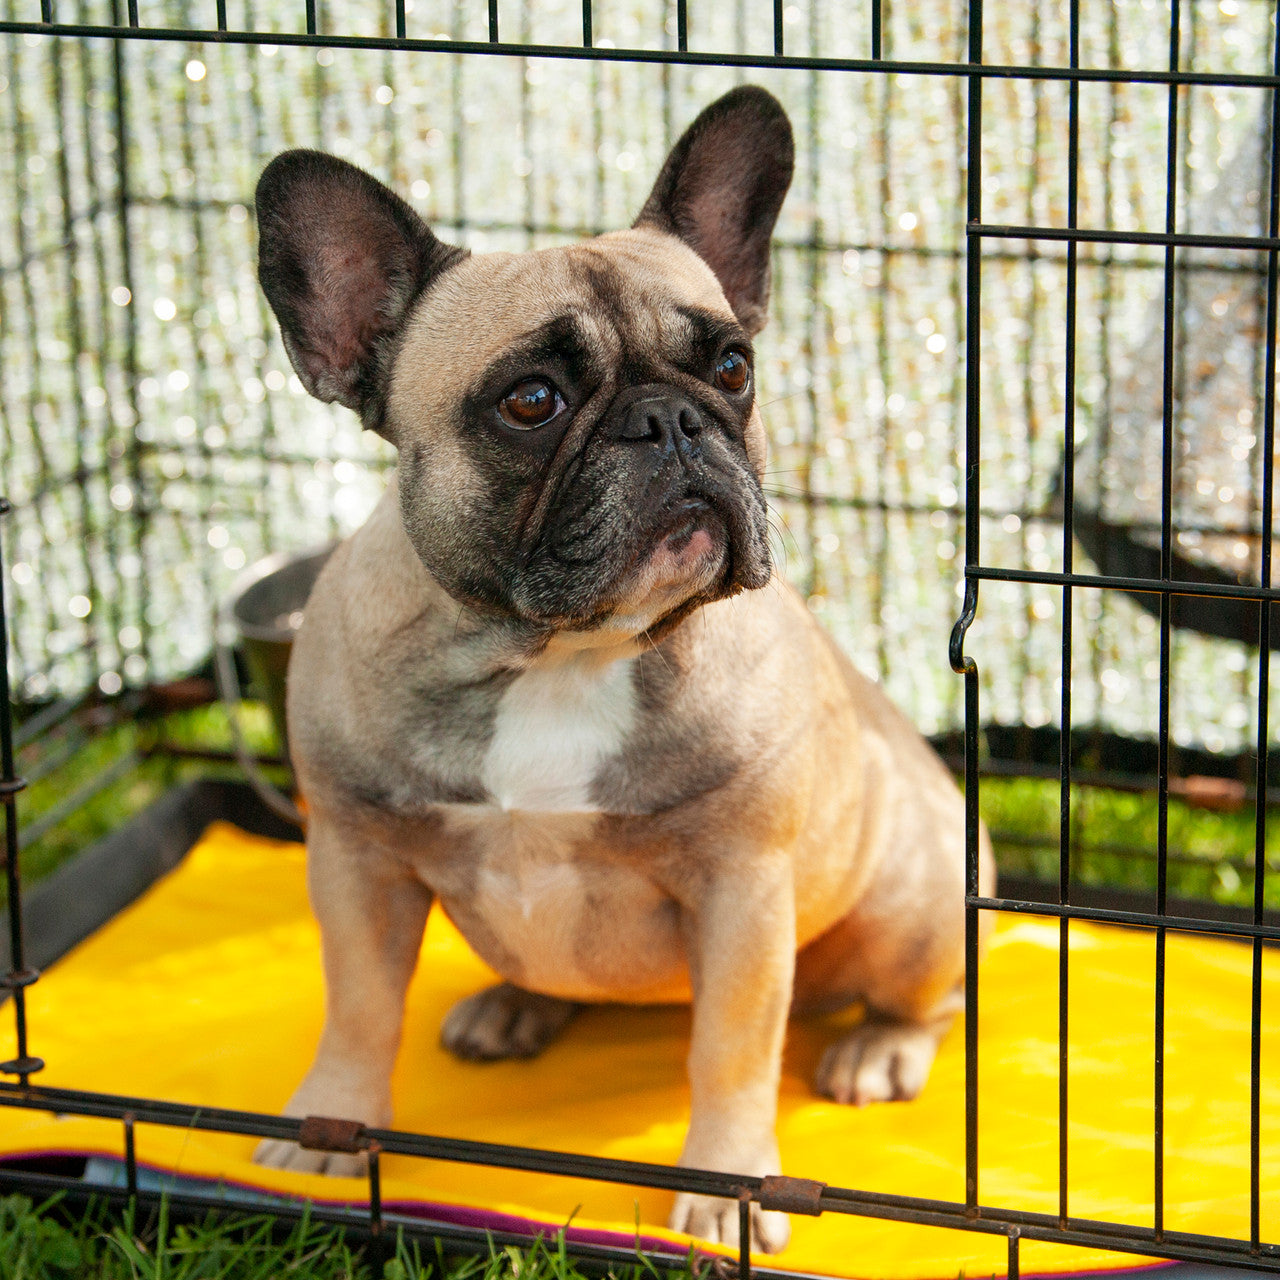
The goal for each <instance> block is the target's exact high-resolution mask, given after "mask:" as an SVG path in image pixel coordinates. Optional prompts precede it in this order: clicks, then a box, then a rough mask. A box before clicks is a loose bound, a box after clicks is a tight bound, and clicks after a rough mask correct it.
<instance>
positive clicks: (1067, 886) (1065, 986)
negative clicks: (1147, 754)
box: [1009, 0, 1080, 1277]
mask: <svg viewBox="0 0 1280 1280" xmlns="http://www.w3.org/2000/svg"><path fill="white" fill-rule="evenodd" d="M1069 24H1070V33H1069V39H1070V54H1069V56H1070V60H1071V65H1072V66H1073V67H1075V66H1078V65H1079V63H1080V0H1071V9H1070V14H1069ZM1079 206H1080V85H1079V84H1078V83H1077V82H1076V81H1074V80H1073V81H1071V82H1070V83H1069V84H1068V85H1067V225H1068V227H1070V228H1074V227H1075V226H1076V220H1077V217H1078V214H1079ZM1077 253H1078V244H1077V242H1076V241H1074V240H1072V241H1068V243H1067V281H1066V284H1067V296H1066V309H1067V324H1066V334H1065V337H1064V342H1065V344H1066V363H1065V368H1064V383H1065V392H1064V396H1063V405H1064V408H1065V422H1064V424H1063V445H1062V457H1063V467H1062V567H1063V572H1064V573H1068V574H1069V573H1071V572H1072V570H1073V565H1074V558H1073V557H1074V554H1075V529H1074V518H1075V455H1076V431H1075V428H1076V421H1075V397H1076V301H1077V288H1078V282H1079V273H1078V263H1077V261H1076V257H1077ZM1071 623H1072V609H1071V586H1070V585H1069V584H1068V585H1067V586H1064V587H1063V589H1062V677H1061V681H1060V685H1059V690H1058V705H1059V709H1060V710H1059V726H1060V727H1059V731H1058V765H1059V781H1058V788H1059V791H1058V794H1059V802H1058V804H1059V809H1058V902H1059V903H1060V904H1061V905H1063V906H1066V905H1067V904H1068V903H1069V902H1070V901H1071V853H1072V839H1071V788H1072V776H1071V772H1072V771H1071V670H1072V663H1071V644H1072V630H1071ZM1070 929H1071V919H1070V917H1069V916H1065V915H1064V916H1063V917H1062V918H1061V920H1060V921H1059V923H1058V1222H1059V1224H1060V1225H1061V1226H1063V1227H1065V1226H1066V1225H1067V1215H1068V1208H1069V1193H1068V1188H1069V1186H1070V1179H1069V1176H1068V1173H1069V1169H1068V1158H1067V1157H1068V1144H1067V1132H1068V1116H1069V1110H1068V1104H1069V1100H1070V1089H1069V1085H1070V1075H1069V1071H1068V1067H1069V1057H1070V1055H1069V1046H1070V1036H1069V1030H1070V1018H1069V1016H1068V1010H1069V1008H1070V1005H1069V999H1068V998H1069V995H1070V990H1071V960H1070V947H1069V942H1070ZM1017 1263H1018V1257H1017V1241H1016V1240H1015V1239H1014V1238H1013V1237H1010V1240H1009V1275H1010V1277H1012V1276H1015V1275H1016V1274H1017Z"/></svg>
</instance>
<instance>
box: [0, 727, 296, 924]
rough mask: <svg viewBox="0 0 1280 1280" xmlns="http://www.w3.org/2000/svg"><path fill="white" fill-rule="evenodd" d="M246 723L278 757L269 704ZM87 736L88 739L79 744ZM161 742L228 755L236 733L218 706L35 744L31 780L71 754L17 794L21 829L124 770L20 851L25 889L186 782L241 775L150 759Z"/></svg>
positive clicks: (253, 744) (233, 769)
mask: <svg viewBox="0 0 1280 1280" xmlns="http://www.w3.org/2000/svg"><path fill="white" fill-rule="evenodd" d="M241 724H242V726H243V730H244V733H245V738H246V741H247V742H248V745H249V747H250V749H251V750H253V751H255V752H257V753H259V754H262V755H268V756H269V755H273V754H275V753H276V752H277V751H278V745H277V743H276V740H275V734H274V732H273V731H272V728H271V721H270V717H269V716H268V714H267V711H266V708H265V706H263V705H262V704H259V703H246V704H244V706H243V708H242V711H241ZM81 736H84V739H85V740H84V742H83V744H82V745H78V746H77V741H78V739H79V738H80V737H81ZM157 742H169V743H173V744H175V745H177V746H182V747H194V748H203V749H213V750H230V749H231V730H230V727H229V725H228V722H227V712H226V710H225V708H224V707H222V706H221V705H217V704H215V705H213V706H205V707H196V708H194V709H191V710H186V711H180V712H175V713H173V714H171V715H168V716H165V717H164V718H163V719H160V720H156V721H151V722H147V723H143V724H138V723H135V722H132V721H126V722H124V723H119V724H114V725H112V726H110V727H108V728H106V729H103V730H98V731H96V732H86V731H85V730H84V729H83V728H82V726H80V725H78V724H74V723H73V724H71V725H69V726H64V727H63V728H62V729H60V730H59V731H58V732H57V733H56V734H52V735H50V738H49V740H47V741H41V742H36V743H33V744H31V746H30V747H29V748H28V749H27V750H26V751H24V752H23V753H22V754H21V755H20V757H19V759H18V772H19V773H20V774H23V773H30V774H33V775H34V774H40V773H43V772H44V769H43V767H42V766H44V765H46V764H47V762H49V761H51V760H52V761H56V760H57V758H58V757H59V756H62V755H64V754H65V755H66V756H67V758H66V759H65V760H64V761H63V762H62V763H60V764H58V765H57V767H54V768H52V770H51V771H50V772H48V773H44V776H42V777H39V779H38V781H34V782H32V783H31V784H30V786H28V787H27V789H26V790H25V791H23V792H22V793H21V795H20V796H19V798H18V815H19V821H20V823H21V824H23V826H27V825H28V824H32V823H36V822H39V821H40V819H41V817H42V816H43V815H45V814H47V813H49V812H50V810H52V809H54V808H55V807H56V806H58V805H59V804H62V803H63V802H64V801H65V800H66V798H67V797H69V796H74V795H75V794H76V793H77V792H79V791H81V790H82V789H84V788H87V787H90V786H91V785H92V784H93V782H94V780H95V779H97V778H99V777H101V776H102V775H103V774H104V772H106V771H109V770H111V769H112V768H113V767H116V766H119V767H120V769H121V770H123V772H122V774H121V776H120V777H118V778H116V779H115V780H114V781H111V782H109V783H108V785H106V786H105V787H103V788H102V789H101V790H100V791H98V792H97V793H96V794H95V795H93V796H92V797H91V798H90V799H88V800H86V802H85V803H84V804H82V805H79V806H78V807H77V808H75V809H74V811H73V812H71V813H70V814H69V815H68V816H67V818H66V819H65V820H64V821H62V822H60V823H58V825H57V826H55V827H53V828H52V829H51V830H50V831H48V832H47V833H46V834H43V835H41V836H40V837H39V838H38V839H36V840H34V841H33V842H32V843H31V844H30V845H29V846H27V847H25V848H24V849H23V850H22V855H21V858H20V859H19V866H20V868H21V871H22V877H23V884H24V885H31V884H34V883H35V882H36V881H38V880H40V879H41V878H42V877H44V876H46V875H48V874H49V873H50V872H51V871H53V870H55V869H56V868H57V867H59V866H60V865H61V864H62V863H64V862H65V861H67V859H68V858H71V857H73V856H74V855H75V854H76V853H78V852H80V851H81V850H82V849H86V848H88V846H89V845H91V844H92V843H93V842H94V841H95V840H100V839H102V837H103V836H105V835H108V834H109V833H110V832H112V831H114V830H115V829H116V828H117V827H119V826H120V825H121V824H122V823H124V822H127V821H128V820H129V819H130V818H131V817H133V816H134V815H135V814H137V813H140V812H141V811H142V810H143V809H145V808H146V807H147V806H148V805H150V804H153V803H154V802H155V801H157V800H159V799H160V797H161V796H162V795H164V793H165V792H166V791H168V790H169V789H170V788H172V787H174V786H176V785H178V784H179V783H181V782H186V781H189V780H191V779H194V778H201V777H206V778H207V777H225V778H240V777H242V776H243V775H242V774H241V772H240V769H239V767H238V766H237V765H235V764H233V763H230V762H228V763H225V764H224V763H217V762H211V761H208V760H183V759H179V758H176V757H174V756H172V755H167V754H165V753H164V752H163V751H159V752H155V753H152V752H151V751H150V750H149V748H150V747H151V746H152V745H154V744H155V743H157ZM267 772H268V773H269V774H270V775H271V776H272V777H273V779H275V780H276V781H278V782H279V783H280V784H281V785H282V786H283V785H286V784H287V779H288V775H287V773H286V771H284V770H282V769H276V770H270V769H269V770H268V771H267ZM4 896H5V895H4V888H3V885H2V884H0V902H2V901H3V900H4Z"/></svg>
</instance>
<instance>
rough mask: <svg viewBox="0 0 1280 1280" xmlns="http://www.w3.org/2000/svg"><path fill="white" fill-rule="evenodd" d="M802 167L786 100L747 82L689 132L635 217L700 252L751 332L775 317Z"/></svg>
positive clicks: (640, 223) (638, 222)
mask: <svg viewBox="0 0 1280 1280" xmlns="http://www.w3.org/2000/svg"><path fill="white" fill-rule="evenodd" d="M794 168H795V145H794V143H793V142H792V138H791V123H790V121H788V119H787V114H786V112H785V111H783V109H782V105H781V104H780V103H779V102H778V100H777V99H776V98H775V97H774V96H773V95H772V94H771V93H767V92H766V91H765V90H764V89H761V88H760V87H759V86H757V85H743V86H742V87H741V88H738V89H733V90H731V91H730V92H729V93H726V94H725V95H724V97H723V98H718V99H717V100H716V101H715V102H713V103H712V104H711V105H710V106H709V107H707V109H706V110H705V111H703V112H702V114H701V115H700V116H699V117H698V118H697V119H696V120H695V121H694V122H693V123H692V124H691V125H690V126H689V128H688V129H687V130H685V134H684V137H682V138H681V139H680V141H679V142H677V143H676V145H675V146H674V147H673V148H672V150H671V154H670V155H669V156H668V157H667V162H666V164H664V165H663V166H662V172H661V173H660V174H659V175H658V180H657V182H656V183H654V187H653V191H652V192H651V193H650V195H649V199H648V200H647V201H646V202H645V206H644V208H643V209H642V210H641V211H640V216H639V217H638V218H637V219H636V222H635V225H636V226H637V227H641V226H650V227H657V228H658V229H659V230H661V231H667V232H670V233H671V234H672V235H675V236H679V238H680V239H681V240H683V241H684V242H685V244H687V245H688V246H689V247H690V248H691V249H693V250H694V252H696V253H697V254H698V255H699V257H701V258H702V260H703V261H704V262H706V264H707V265H708V266H709V267H710V268H711V270H712V271H714V272H715V274H716V278H717V279H718V280H719V281H720V287H721V288H722V289H723V290H724V295H725V297H726V298H727V299H728V300H729V305H730V306H731V307H732V308H733V313H734V315H736V316H737V317H738V319H739V320H740V321H741V322H742V325H743V327H744V328H745V329H746V330H747V331H748V332H749V333H758V332H759V331H760V330H761V329H763V328H764V324H765V320H766V319H767V310H768V305H769V239H770V237H771V236H772V234H773V224H774V223H775V222H776V221H777V218H778V210H779V209H781V208H782V201H783V199H784V198H785V196H786V194H787V188H788V187H789V186H790V185H791V174H792V171H793V170H794Z"/></svg>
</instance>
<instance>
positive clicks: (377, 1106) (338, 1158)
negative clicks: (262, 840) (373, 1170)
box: [253, 1063, 391, 1178]
mask: <svg viewBox="0 0 1280 1280" xmlns="http://www.w3.org/2000/svg"><path fill="white" fill-rule="evenodd" d="M284 1114H285V1115H286V1116H292V1117H295V1118H297V1119H299V1120H303V1119H305V1118H306V1117H307V1116H325V1117H327V1118H328V1119H331V1120H355V1121H358V1122H359V1123H361V1124H365V1125H368V1126H370V1127H371V1128H378V1129H380V1128H385V1127H386V1126H388V1125H389V1124H390V1123H391V1101H390V1099H389V1098H388V1097H387V1096H386V1094H385V1092H384V1091H383V1090H375V1089H373V1088H371V1087H370V1086H369V1084H368V1082H367V1081H366V1082H361V1081H360V1079H359V1078H358V1076H356V1074H355V1073H354V1072H351V1071H345V1070H342V1069H341V1068H340V1067H336V1066H334V1065H333V1064H332V1063H324V1064H321V1063H317V1064H316V1065H315V1066H313V1067H312V1069H311V1071H310V1072H309V1073H308V1075H307V1077H306V1079H304V1080H303V1082H302V1083H301V1084H300V1085H299V1086H298V1088H297V1089H296V1090H295V1092H294V1095H293V1097H292V1098H290V1099H289V1101H288V1102H287V1103H286V1104H285V1108H284ZM253 1161H254V1163H255V1164H260V1165H262V1166H263V1167H264V1168H267V1169H288V1170H290V1171H291V1172H293V1173H325V1174H328V1175H329V1176H330V1177H334V1178H362V1177H364V1175H365V1174H366V1172H367V1171H368V1168H369V1159H368V1156H366V1155H365V1153H364V1152H363V1151H355V1152H346V1151H313V1150H311V1149H310V1148H308V1147H300V1146H299V1145H298V1144H297V1143H296V1142H287V1141H285V1140H284V1139H282V1138H265V1139H264V1140H263V1141H262V1142H260V1143H258V1146H257V1149H256V1150H255V1151H254V1153H253Z"/></svg>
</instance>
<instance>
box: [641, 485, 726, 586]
mask: <svg viewBox="0 0 1280 1280" xmlns="http://www.w3.org/2000/svg"><path fill="white" fill-rule="evenodd" d="M728 542H729V531H728V529H727V527H726V525H725V522H724V519H723V517H722V516H721V515H720V514H719V513H718V512H717V511H716V509H715V508H714V507H713V506H712V505H711V503H709V502H708V501H707V500H706V499H705V498H697V497H692V498H685V499H684V500H683V501H681V502H680V503H679V504H678V505H677V507H676V509H675V511H674V512H673V513H672V516H671V518H670V520H669V522H668V527H667V529H666V531H665V532H662V531H661V530H660V531H659V533H658V536H657V538H656V539H655V541H654V542H653V543H651V544H650V548H651V549H647V550H644V551H641V553H640V554H639V555H638V556H637V567H638V568H639V570H640V577H641V579H649V580H650V585H651V586H652V587H653V588H658V587H660V586H663V585H666V584H671V585H675V584H676V583H683V582H688V581H689V580H690V579H694V580H701V579H702V578H704V577H708V576H712V575H714V574H715V572H716V571H717V570H718V569H719V568H720V567H721V566H722V564H723V562H724V561H725V559H726V553H727V550H728Z"/></svg>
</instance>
